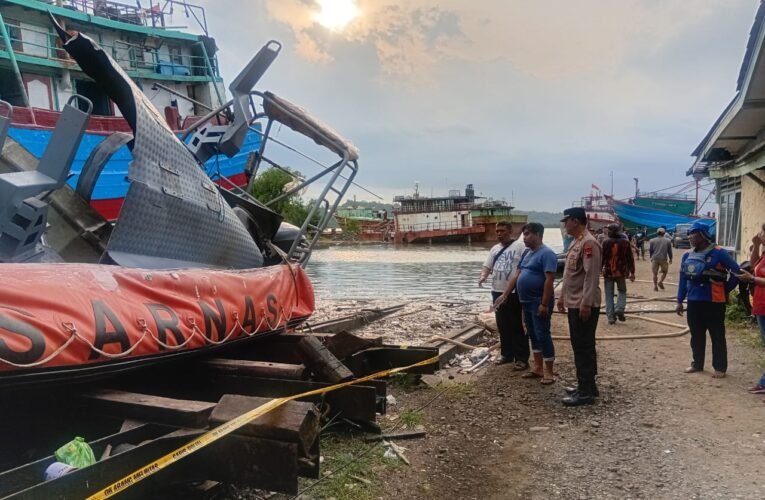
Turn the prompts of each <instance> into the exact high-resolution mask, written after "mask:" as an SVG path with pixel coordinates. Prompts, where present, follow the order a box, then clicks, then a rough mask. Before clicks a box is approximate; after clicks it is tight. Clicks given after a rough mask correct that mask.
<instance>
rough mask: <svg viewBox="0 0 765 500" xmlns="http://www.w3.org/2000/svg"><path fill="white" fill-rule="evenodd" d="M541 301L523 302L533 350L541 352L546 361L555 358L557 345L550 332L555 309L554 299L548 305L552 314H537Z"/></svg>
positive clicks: (524, 318) (524, 316) (524, 315)
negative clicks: (554, 343)
mask: <svg viewBox="0 0 765 500" xmlns="http://www.w3.org/2000/svg"><path fill="white" fill-rule="evenodd" d="M540 303H541V301H540V300H535V301H533V302H522V303H521V306H522V307H523V320H524V321H525V323H526V330H528V332H529V337H530V338H531V350H532V351H533V352H541V353H542V357H543V358H544V359H545V361H552V360H554V359H555V346H554V345H553V340H552V334H551V333H550V320H551V317H550V314H552V311H553V303H554V301H553V300H551V301H550V304H549V305H548V306H547V307H548V310H549V311H550V314H548V315H547V316H539V315H538V314H537V311H538V310H539V304H540Z"/></svg>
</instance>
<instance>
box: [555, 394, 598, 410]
mask: <svg viewBox="0 0 765 500" xmlns="http://www.w3.org/2000/svg"><path fill="white" fill-rule="evenodd" d="M560 402H561V403H563V406H584V405H591V404H595V397H594V396H590V395H589V394H587V395H585V394H582V393H580V392H579V391H577V392H575V393H574V394H572V395H571V396H567V397H565V398H563V399H561V401H560Z"/></svg>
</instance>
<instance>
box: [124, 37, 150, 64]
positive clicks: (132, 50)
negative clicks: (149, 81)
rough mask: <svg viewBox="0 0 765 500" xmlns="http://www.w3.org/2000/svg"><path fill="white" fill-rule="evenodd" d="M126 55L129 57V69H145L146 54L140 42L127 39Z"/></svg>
mask: <svg viewBox="0 0 765 500" xmlns="http://www.w3.org/2000/svg"><path fill="white" fill-rule="evenodd" d="M127 43H128V51H129V52H128V53H129V57H130V67H131V68H135V69H145V68H146V54H145V51H144V48H143V46H142V44H141V40H139V39H136V38H128V40H127Z"/></svg>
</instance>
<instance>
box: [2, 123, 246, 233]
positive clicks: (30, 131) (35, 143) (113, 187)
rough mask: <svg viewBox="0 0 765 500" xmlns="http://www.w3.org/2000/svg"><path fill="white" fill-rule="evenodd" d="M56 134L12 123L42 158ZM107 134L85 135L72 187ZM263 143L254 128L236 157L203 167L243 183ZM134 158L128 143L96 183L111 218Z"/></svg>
mask: <svg viewBox="0 0 765 500" xmlns="http://www.w3.org/2000/svg"><path fill="white" fill-rule="evenodd" d="M255 127H256V128H258V129H259V124H256V125H255ZM52 133H53V131H52V130H49V129H39V128H38V129H35V128H25V127H19V126H11V128H10V130H9V131H8V135H9V136H10V137H11V138H12V139H14V140H15V141H16V142H18V143H19V144H21V145H22V146H24V147H25V148H26V149H27V150H28V151H29V152H30V153H32V154H33V155H35V156H36V157H38V158H40V157H41V156H42V153H43V151H45V148H46V146H47V145H48V141H49V140H50V137H51V135H52ZM179 135H180V134H179ZM106 137H107V136H106V135H104V134H93V133H86V134H85V135H84V136H83V138H82V142H81V143H80V147H79V148H78V149H77V153H76V154H75V157H74V161H73V162H72V166H71V173H72V176H71V177H70V178H69V180H68V181H67V182H68V184H69V185H70V186H71V187H72V188H74V187H76V186H77V180H78V179H79V177H80V172H81V171H82V167H83V165H84V164H85V162H86V161H87V159H88V157H89V156H90V153H91V152H92V151H93V148H95V147H96V146H98V144H100V143H101V141H103V140H104V139H105V138H106ZM260 142H261V136H260V135H259V134H258V133H256V132H253V131H252V130H250V131H248V132H247V136H246V138H245V141H244V144H243V145H242V149H241V150H240V151H239V153H237V154H236V155H235V156H234V157H232V158H228V157H226V156H225V155H219V156H216V157H213V158H210V160H209V161H207V163H205V164H204V166H203V168H204V169H205V171H206V172H207V175H208V176H210V177H211V178H212V179H215V178H217V177H218V174H220V175H222V176H225V177H227V178H230V179H232V180H234V181H238V182H241V181H242V179H243V177H244V176H243V174H244V167H245V164H246V162H247V157H248V155H249V154H250V152H252V151H257V150H258V149H259V148H260ZM132 158H133V157H132V155H131V153H130V151H129V150H128V148H127V146H123V147H122V148H120V149H119V150H118V151H117V152H116V153H115V154H114V155H113V156H112V157H111V159H110V160H109V162H108V163H107V164H106V166H105V167H104V170H103V172H102V173H101V176H100V177H99V179H98V182H97V183H96V188H95V190H94V192H93V198H92V201H93V205H94V206H95V207H96V208H97V209H98V210H99V211H100V212H101V213H102V214H103V215H104V216H105V217H107V218H108V219H114V218H116V215H117V213H119V207H120V206H121V205H122V199H124V198H125V195H126V194H127V190H128V185H129V183H128V181H127V174H128V165H129V164H130V162H131V161H132ZM115 210H116V211H115Z"/></svg>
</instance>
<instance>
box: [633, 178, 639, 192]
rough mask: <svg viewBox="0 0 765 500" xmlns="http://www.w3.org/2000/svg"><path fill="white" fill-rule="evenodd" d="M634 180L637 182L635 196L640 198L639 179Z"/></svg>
mask: <svg viewBox="0 0 765 500" xmlns="http://www.w3.org/2000/svg"><path fill="white" fill-rule="evenodd" d="M632 180H634V181H635V196H640V189H639V188H638V178H637V177H633V178H632Z"/></svg>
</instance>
